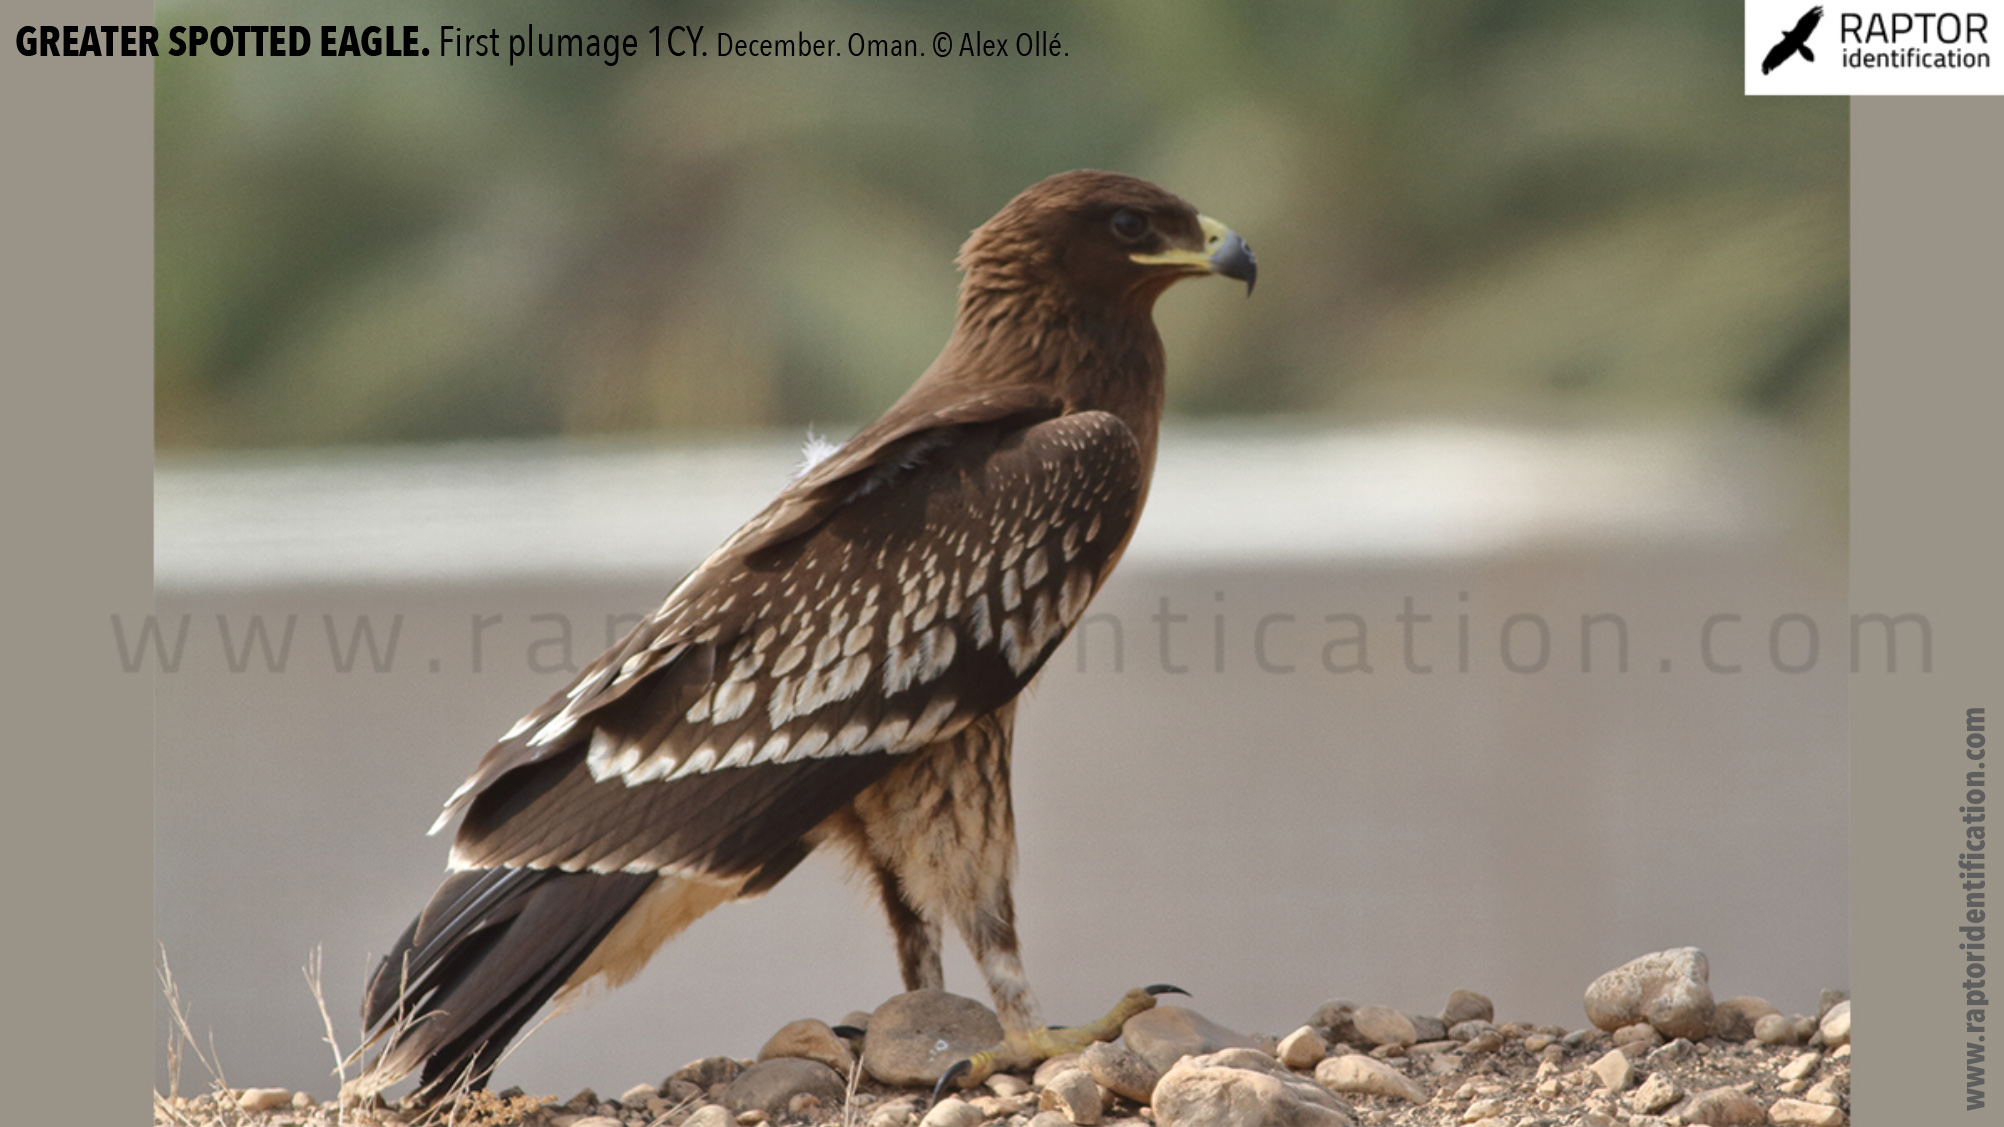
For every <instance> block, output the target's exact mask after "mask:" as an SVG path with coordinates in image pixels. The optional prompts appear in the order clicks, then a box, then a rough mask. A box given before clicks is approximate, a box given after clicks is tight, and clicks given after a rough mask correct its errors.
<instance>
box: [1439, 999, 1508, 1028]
mask: <svg viewBox="0 0 2004 1127" xmlns="http://www.w3.org/2000/svg"><path fill="white" fill-rule="evenodd" d="M1440 1020H1441V1022H1442V1023H1443V1024H1445V1025H1446V1026H1448V1028H1450V1029H1452V1028H1453V1027H1454V1026H1457V1025H1460V1024H1461V1023H1462V1022H1464V1021H1490V1022H1493V1021H1495V1020H1496V1003H1494V1002H1491V1001H1490V1000H1489V999H1488V998H1487V997H1485V996H1484V995H1481V994H1477V993H1476V992H1475V991H1473V990H1456V991H1455V992H1454V993H1452V994H1449V995H1448V996H1447V1007H1446V1008H1445V1009H1443V1010H1441V1011H1440Z"/></svg>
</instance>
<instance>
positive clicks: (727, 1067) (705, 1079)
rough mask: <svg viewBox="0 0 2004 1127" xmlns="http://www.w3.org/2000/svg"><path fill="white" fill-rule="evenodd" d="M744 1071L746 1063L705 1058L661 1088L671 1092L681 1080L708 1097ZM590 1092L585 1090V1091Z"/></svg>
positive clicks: (680, 1070) (688, 1066)
mask: <svg viewBox="0 0 2004 1127" xmlns="http://www.w3.org/2000/svg"><path fill="white" fill-rule="evenodd" d="M744 1070H745V1066H744V1062H743V1061H740V1060H737V1059H736V1058H733V1057H704V1058H703V1059H701V1060H692V1061H690V1062H689V1063H688V1064H685V1065H683V1066H682V1067H680V1068H678V1069H676V1070H675V1071H674V1072H673V1073H671V1074H669V1077H668V1080H667V1082H666V1083H664V1084H662V1085H661V1088H662V1090H663V1091H671V1090H672V1089H673V1088H674V1087H675V1083H676V1081H678V1080H679V1081H682V1082H685V1083H689V1084H693V1085H695V1086H696V1088H697V1089H698V1090H699V1091H701V1092H702V1093H703V1094H705V1095H707V1094H709V1093H710V1092H711V1091H712V1090H714V1089H715V1088H716V1087H717V1085H719V1084H729V1083H730V1082H731V1081H733V1080H736V1079H737V1078H738V1073H740V1072H743V1071H744ZM590 1090H591V1089H589V1088H587V1089H585V1091H590Z"/></svg>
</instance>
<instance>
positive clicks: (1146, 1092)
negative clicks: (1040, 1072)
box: [1080, 1041, 1162, 1105]
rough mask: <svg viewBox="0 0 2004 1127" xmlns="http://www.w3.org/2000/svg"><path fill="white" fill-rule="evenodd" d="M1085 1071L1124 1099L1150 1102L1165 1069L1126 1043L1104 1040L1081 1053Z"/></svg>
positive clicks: (1140, 1102)
mask: <svg viewBox="0 0 2004 1127" xmlns="http://www.w3.org/2000/svg"><path fill="white" fill-rule="evenodd" d="M1080 1057H1081V1059H1082V1062H1083V1064H1084V1066H1085V1070H1086V1071H1087V1072H1088V1073H1091V1074H1092V1078H1093V1079H1094V1080H1095V1081H1098V1083H1099V1086H1100V1087H1102V1088H1105V1089H1106V1090H1107V1091H1109V1092H1112V1093H1113V1094H1114V1095H1116V1096H1119V1097H1120V1098H1122V1099H1124V1100H1131V1101H1133V1102H1135V1103H1138V1104H1142V1105H1146V1104H1147V1103H1148V1101H1149V1100H1150V1099H1152V1098H1153V1097H1154V1095H1155V1085H1156V1084H1158V1083H1161V1081H1162V1072H1161V1070H1160V1069H1158V1068H1156V1067H1155V1066H1154V1065H1152V1064H1149V1063H1148V1060H1147V1058H1145V1057H1143V1056H1142V1055H1141V1054H1140V1053H1137V1052H1135V1051H1134V1050H1133V1049H1130V1048H1128V1047H1126V1046H1125V1045H1116V1044H1113V1043H1112V1042H1109V1041H1101V1042H1099V1043H1098V1044H1096V1045H1088V1046H1086V1051H1085V1052H1084V1053H1081V1054H1080Z"/></svg>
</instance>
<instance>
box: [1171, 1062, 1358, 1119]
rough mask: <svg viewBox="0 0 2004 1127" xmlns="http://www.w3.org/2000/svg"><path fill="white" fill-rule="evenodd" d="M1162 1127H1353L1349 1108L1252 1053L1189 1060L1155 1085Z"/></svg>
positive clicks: (1282, 1067) (1332, 1094) (1275, 1064)
mask: <svg viewBox="0 0 2004 1127" xmlns="http://www.w3.org/2000/svg"><path fill="white" fill-rule="evenodd" d="M1153 1103H1154V1110H1155V1122H1156V1123H1157V1124H1159V1125H1160V1127H1354V1124H1355V1119H1354V1118H1353V1113H1352V1111H1351V1109H1350V1105H1349V1104H1347V1103H1345V1102H1343V1101H1342V1100H1341V1099H1338V1098H1337V1097H1336V1095H1335V1094H1334V1093H1332V1092H1330V1091H1329V1089H1327V1088H1325V1087H1323V1086H1322V1085H1320V1084H1317V1083H1315V1082H1314V1081H1312V1080H1305V1079H1303V1078H1301V1077H1299V1076H1296V1075H1294V1074H1293V1073H1292V1072H1289V1071H1288V1070H1287V1066H1286V1065H1283V1064H1281V1063H1280V1062H1279V1061H1277V1060H1275V1059H1273V1058H1272V1057H1269V1056H1267V1055H1266V1054H1264V1053H1261V1052H1259V1051H1257V1050H1254V1049H1243V1048H1240V1049H1225V1050H1223V1051H1221V1052H1216V1053H1209V1054H1205V1055H1203V1056H1194V1057H1190V1058H1188V1059H1186V1060H1184V1061H1182V1062H1180V1063H1178V1064H1177V1065H1176V1067H1174V1068H1172V1069H1170V1070H1169V1071H1168V1072H1167V1073H1165V1074H1164V1075H1163V1077H1162V1082H1161V1083H1160V1084H1157V1085H1156V1086H1155V1096H1154V1101H1153Z"/></svg>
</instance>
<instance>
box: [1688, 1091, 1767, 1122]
mask: <svg viewBox="0 0 2004 1127" xmlns="http://www.w3.org/2000/svg"><path fill="white" fill-rule="evenodd" d="M1683 1116H1684V1122H1686V1123H1704V1124H1707V1125H1708V1127H1761V1125H1762V1124H1764V1123H1766V1122H1767V1109H1766V1108H1764V1107H1762V1106H1760V1101H1759V1100H1756V1099H1754V1098H1753V1097H1752V1096H1749V1095H1747V1094H1746V1093H1745V1092H1742V1091H1740V1090H1739V1089H1738V1088H1713V1089H1711V1090H1710V1091H1706V1092H1700V1093H1698V1094H1697V1095H1695V1096H1693V1097H1691V1102H1690V1103H1687V1104H1685V1105H1684V1108H1683Z"/></svg>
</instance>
